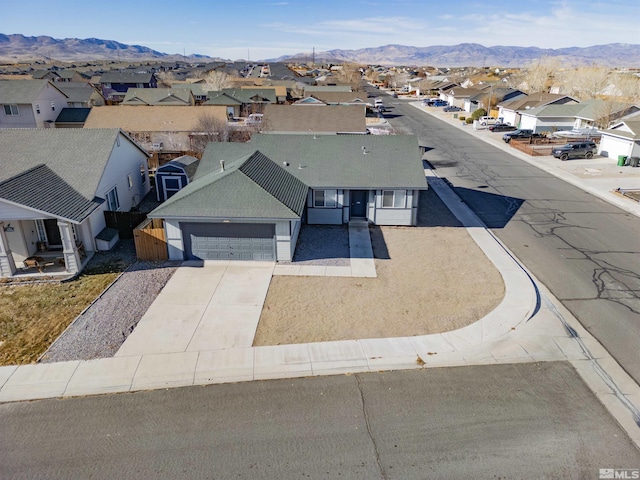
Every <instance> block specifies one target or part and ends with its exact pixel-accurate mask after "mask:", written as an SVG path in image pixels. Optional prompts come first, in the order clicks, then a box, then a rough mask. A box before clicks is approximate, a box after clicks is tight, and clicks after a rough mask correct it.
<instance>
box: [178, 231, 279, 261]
mask: <svg viewBox="0 0 640 480" xmlns="http://www.w3.org/2000/svg"><path fill="white" fill-rule="evenodd" d="M180 229H181V231H182V239H183V242H184V251H185V257H186V258H187V259H188V260H263V261H275V260H276V241H275V234H276V227H275V224H271V223H182V222H181V223H180Z"/></svg>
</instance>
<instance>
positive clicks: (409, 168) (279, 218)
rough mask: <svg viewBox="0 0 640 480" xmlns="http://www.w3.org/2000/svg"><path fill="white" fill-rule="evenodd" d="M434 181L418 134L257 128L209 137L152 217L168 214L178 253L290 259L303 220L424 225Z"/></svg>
mask: <svg viewBox="0 0 640 480" xmlns="http://www.w3.org/2000/svg"><path fill="white" fill-rule="evenodd" d="M327 108H341V107H327ZM426 189H427V182H426V180H425V176H424V169H423V166H422V162H421V154H420V148H419V145H418V140H417V138H416V137H415V136H413V135H392V136H376V135H318V136H312V135H293V134H292V135H287V136H281V135H269V134H254V135H253V136H252V138H251V141H250V142H247V143H229V142H223V143H218V142H216V143H209V145H208V146H207V148H206V150H205V152H204V154H203V157H202V159H201V160H200V165H199V166H198V170H197V172H196V175H195V177H194V181H193V182H191V183H190V184H189V185H187V186H186V187H185V188H183V189H182V190H181V191H179V192H178V193H176V194H175V195H173V196H172V197H171V198H170V199H169V200H167V201H166V202H165V203H164V204H162V205H160V206H159V207H158V208H156V209H155V210H154V211H152V212H151V213H150V214H149V217H151V218H160V219H164V225H165V234H166V238H167V244H168V253H169V258H170V259H172V260H185V259H201V260H215V259H248V260H276V261H290V260H291V259H292V258H293V254H294V251H295V246H296V241H297V238H298V234H299V232H300V226H301V224H302V223H303V222H306V223H309V224H330V225H340V224H343V223H348V222H349V221H350V220H351V219H354V218H361V219H366V220H368V221H369V222H371V223H375V224H378V225H416V223H417V210H418V198H419V195H420V191H422V190H426Z"/></svg>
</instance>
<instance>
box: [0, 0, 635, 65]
mask: <svg viewBox="0 0 640 480" xmlns="http://www.w3.org/2000/svg"><path fill="white" fill-rule="evenodd" d="M0 33H4V34H12V33H21V34H23V35H28V36H37V35H48V36H51V37H54V38H90V37H95V38H101V39H105V40H116V41H118V42H121V43H126V44H133V45H144V46H147V47H150V48H152V49H154V50H158V51H161V52H165V53H179V54H182V53H183V52H185V53H186V54H187V55H189V54H191V53H201V54H204V55H209V56H212V57H223V58H230V59H241V58H242V59H247V58H250V59H251V60H261V59H266V58H275V57H279V56H281V55H291V54H295V53H310V52H311V51H312V49H313V48H314V47H315V50H316V52H321V51H325V50H332V49H358V48H366V47H379V46H382V45H388V44H399V45H411V46H416V47H427V46H431V45H457V44H459V43H467V42H469V43H479V44H482V45H484V46H487V47H489V46H496V45H509V46H525V47H529V46H535V47H542V48H561V47H571V46H578V47H585V46H590V45H602V44H607V43H634V44H640V1H639V0H607V1H606V2H605V1H600V0H593V1H592V0H530V1H524V2H522V1H515V0H482V1H480V0H448V1H446V0H445V1H443V0H440V1H432V0H422V1H421V0H306V1H305V0H300V1H299V0H283V1H280V0H244V1H242V0H235V1H234V0H229V1H219V0H210V1H207V0H184V1H179V0H178V1H176V0H171V1H166V0H130V1H122V0H106V1H92V0H82V1H79V0H63V1H57V2H56V1H53V2H52V1H51V0H0Z"/></svg>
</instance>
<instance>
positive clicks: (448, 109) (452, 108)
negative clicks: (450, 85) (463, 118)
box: [442, 105, 462, 112]
mask: <svg viewBox="0 0 640 480" xmlns="http://www.w3.org/2000/svg"><path fill="white" fill-rule="evenodd" d="M442 111H443V112H461V111H462V109H461V108H460V107H456V106H455V105H449V106H448V107H444V108H443V109H442Z"/></svg>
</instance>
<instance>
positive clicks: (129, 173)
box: [0, 128, 150, 277]
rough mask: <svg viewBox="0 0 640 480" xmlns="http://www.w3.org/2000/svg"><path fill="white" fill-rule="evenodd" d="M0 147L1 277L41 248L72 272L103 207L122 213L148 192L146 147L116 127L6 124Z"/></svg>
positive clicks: (85, 255)
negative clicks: (55, 255) (21, 126)
mask: <svg viewBox="0 0 640 480" xmlns="http://www.w3.org/2000/svg"><path fill="white" fill-rule="evenodd" d="M0 151H2V152H3V153H2V155H0V225H2V228H0V277H10V276H12V275H14V274H15V273H16V271H17V269H18V268H21V267H22V265H23V263H24V261H25V259H27V258H28V257H31V256H33V255H34V254H36V253H37V252H38V253H39V254H43V253H44V252H46V251H48V252H58V254H59V255H60V258H61V259H62V261H63V262H64V265H65V268H66V271H67V272H69V273H76V272H79V271H80V270H82V268H83V266H84V265H85V264H86V262H87V261H88V260H89V258H90V257H91V255H92V254H93V252H95V251H96V249H97V246H96V237H98V235H99V234H100V233H101V232H102V231H103V230H104V229H105V227H106V222H105V217H104V212H105V211H107V210H117V211H129V210H130V209H131V208H132V207H134V206H136V205H137V204H138V203H139V202H140V201H141V200H142V198H143V197H144V196H145V195H146V194H147V193H148V192H149V190H150V186H149V183H150V182H149V175H148V172H147V167H146V165H147V153H146V152H145V151H144V150H143V149H142V148H140V146H138V145H137V144H136V143H135V142H134V141H133V140H132V139H131V138H130V137H129V136H127V135H126V134H125V133H124V132H122V131H121V130H118V129H109V130H106V129H100V130H86V129H60V130H59V129H55V128H53V129H5V130H1V131H0ZM45 274H46V272H45Z"/></svg>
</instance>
